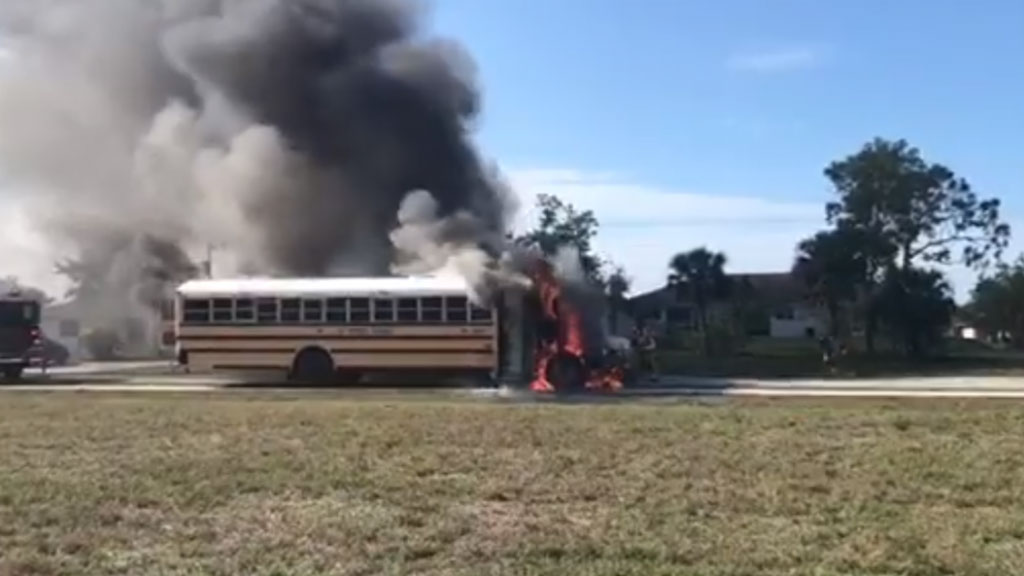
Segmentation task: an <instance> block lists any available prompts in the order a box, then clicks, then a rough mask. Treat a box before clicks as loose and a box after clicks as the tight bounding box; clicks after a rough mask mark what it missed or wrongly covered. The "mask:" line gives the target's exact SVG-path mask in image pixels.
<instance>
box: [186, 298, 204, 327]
mask: <svg viewBox="0 0 1024 576" xmlns="http://www.w3.org/2000/svg"><path fill="white" fill-rule="evenodd" d="M183 316H184V321H185V322H189V323H193V324H206V323H208V322H209V321H210V301H209V300H185V310H184V314H183Z"/></svg>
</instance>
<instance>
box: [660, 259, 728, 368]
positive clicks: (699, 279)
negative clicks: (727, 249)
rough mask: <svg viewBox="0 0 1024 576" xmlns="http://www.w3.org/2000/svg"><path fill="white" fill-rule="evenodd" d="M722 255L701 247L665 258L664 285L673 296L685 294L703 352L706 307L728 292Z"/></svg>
mask: <svg viewBox="0 0 1024 576" xmlns="http://www.w3.org/2000/svg"><path fill="white" fill-rule="evenodd" d="M725 263H726V257H725V254H722V253H721V252H711V251H709V250H708V249H707V248H704V247H701V248H696V249H694V250H690V251H689V252H681V253H679V254H676V255H675V256H673V257H672V259H671V260H670V261H669V270H670V273H669V276H668V284H669V286H670V287H672V288H673V289H675V290H676V291H677V295H678V296H679V297H680V298H682V297H689V298H690V299H691V300H692V301H693V306H694V309H695V310H696V312H697V323H698V327H699V328H700V332H701V335H702V337H703V341H704V353H705V354H706V355H709V356H710V355H711V338H710V334H709V331H708V308H709V307H710V305H711V303H712V302H714V301H716V300H720V299H722V298H725V297H727V296H728V295H729V288H730V283H729V277H728V276H727V275H726V274H725Z"/></svg>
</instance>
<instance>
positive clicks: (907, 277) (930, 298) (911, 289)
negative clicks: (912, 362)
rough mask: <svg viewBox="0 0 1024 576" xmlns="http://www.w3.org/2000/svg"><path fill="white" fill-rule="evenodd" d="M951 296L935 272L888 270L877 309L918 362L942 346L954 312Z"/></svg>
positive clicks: (954, 304) (904, 269)
mask: <svg viewBox="0 0 1024 576" xmlns="http://www.w3.org/2000/svg"><path fill="white" fill-rule="evenodd" d="M952 292H953V291H952V289H951V288H950V286H949V283H948V282H947V281H946V278H945V277H944V276H943V275H942V273H941V272H939V271H937V270H921V269H918V268H898V267H896V266H891V267H890V268H889V269H888V270H887V271H886V274H885V277H884V279H883V280H882V284H881V289H880V291H879V294H878V298H877V306H878V309H879V311H880V312H881V315H882V318H883V319H884V323H885V325H886V327H887V328H889V331H890V332H891V333H892V334H893V336H895V337H896V338H898V339H899V340H900V341H902V343H903V348H904V351H905V352H906V353H907V355H909V356H913V357H917V358H920V357H923V356H926V355H927V354H928V353H929V352H931V351H932V350H934V349H935V348H936V347H938V346H939V345H941V343H942V341H943V335H944V333H945V330H946V329H947V328H948V327H949V326H950V323H951V321H952V319H953V312H955V311H956V303H955V302H954V301H953V296H952Z"/></svg>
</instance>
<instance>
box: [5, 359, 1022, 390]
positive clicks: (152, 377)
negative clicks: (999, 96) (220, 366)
mask: <svg viewBox="0 0 1024 576" xmlns="http://www.w3.org/2000/svg"><path fill="white" fill-rule="evenodd" d="M279 388H280V387H279V386H277V383H276V382H275V381H273V380H267V379H265V378H264V379H263V380H262V381H261V380H256V379H252V378H239V377H232V376H223V375H216V376H213V375H192V374H182V373H178V372H176V371H175V370H173V369H172V368H171V366H170V365H169V364H168V362H167V361H158V362H118V363H91V364H83V365H80V366H74V367H66V368H58V369H52V370H50V371H49V372H48V373H47V374H46V375H42V374H39V373H38V371H36V372H32V373H30V374H29V375H28V380H27V382H26V383H24V384H19V385H10V386H4V387H2V388H0V390H7V391H72V392H216V391H225V390H231V391H247V390H252V389H262V390H273V389H279ZM335 390H336V391H337V392H338V393H353V389H351V388H338V389H335ZM364 390H366V389H364ZM371 390H383V389H371ZM416 390H421V391H422V387H419V388H416ZM291 391H294V389H291ZM320 392H323V390H320ZM449 392H451V393H453V394H472V395H476V396H486V397H511V396H522V395H523V394H524V393H523V391H521V390H513V389H508V388H462V389H458V390H454V389H452V390H449ZM621 395H622V396H629V397H686V396H695V397H733V396H740V397H742V396H753V397H845V398H850V397H860V398H897V397H906V398H1004V399H1024V379H1020V378H1011V377H996V376H956V377H953V376H950V377H929V378H879V379H870V380H867V379H864V380H840V379H835V380H833V379H827V380H822V379H819V380H809V379H808V380H756V379H735V380H725V379H713V378H684V377H670V378H663V379H662V380H661V381H660V382H657V383H645V384H642V385H640V386H638V387H636V388H632V389H628V390H626V391H624V392H623V393H622V394H621Z"/></svg>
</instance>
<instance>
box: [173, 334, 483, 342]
mask: <svg viewBox="0 0 1024 576" xmlns="http://www.w3.org/2000/svg"><path fill="white" fill-rule="evenodd" d="M493 339H494V335H493V334H433V335H427V334H304V335H301V336H299V335H290V334H281V335H272V334H238V335H231V336H214V335H191V334H179V335H178V341H179V342H191V341H200V342H208V341H214V342H216V341H220V340H305V341H317V342H322V341H324V340H486V341H491V340H493Z"/></svg>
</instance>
